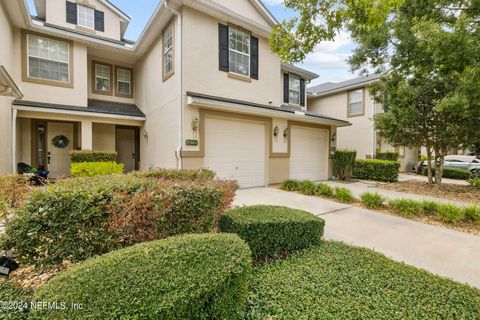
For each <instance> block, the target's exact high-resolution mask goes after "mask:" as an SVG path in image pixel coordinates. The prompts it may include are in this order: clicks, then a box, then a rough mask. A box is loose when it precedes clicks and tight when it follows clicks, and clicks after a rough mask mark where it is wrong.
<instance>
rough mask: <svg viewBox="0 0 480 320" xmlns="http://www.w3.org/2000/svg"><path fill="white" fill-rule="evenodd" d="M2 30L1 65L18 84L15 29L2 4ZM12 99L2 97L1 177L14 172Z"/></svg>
mask: <svg viewBox="0 0 480 320" xmlns="http://www.w3.org/2000/svg"><path fill="white" fill-rule="evenodd" d="M0 30H1V39H2V44H1V45H0V65H3V66H5V68H6V69H7V72H8V73H10V75H11V76H12V77H13V78H14V80H15V81H16V82H17V83H18V80H19V79H18V77H15V74H14V72H13V71H14V70H13V65H14V58H13V46H14V32H15V31H14V29H13V28H12V27H11V26H10V22H9V19H8V17H7V14H6V11H5V9H4V7H3V3H1V2H0ZM11 105H12V98H8V97H4V96H0V137H1V139H0V150H2V152H0V175H2V174H7V173H11V172H12V163H11V162H12V153H11V150H12V138H11V137H12V127H11V119H12V118H11V117H12V111H11Z"/></svg>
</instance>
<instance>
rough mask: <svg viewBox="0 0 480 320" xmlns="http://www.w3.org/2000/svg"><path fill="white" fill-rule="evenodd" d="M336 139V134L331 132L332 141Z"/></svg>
mask: <svg viewBox="0 0 480 320" xmlns="http://www.w3.org/2000/svg"><path fill="white" fill-rule="evenodd" d="M336 140H337V134H336V133H333V134H332V142H335V141H336Z"/></svg>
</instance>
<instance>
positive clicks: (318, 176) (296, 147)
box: [290, 126, 328, 181]
mask: <svg viewBox="0 0 480 320" xmlns="http://www.w3.org/2000/svg"><path fill="white" fill-rule="evenodd" d="M291 131H292V132H291V135H292V136H291V145H290V178H292V179H310V180H315V181H318V180H326V179H327V176H328V165H327V163H328V130H325V129H314V128H307V127H295V126H292V129H291Z"/></svg>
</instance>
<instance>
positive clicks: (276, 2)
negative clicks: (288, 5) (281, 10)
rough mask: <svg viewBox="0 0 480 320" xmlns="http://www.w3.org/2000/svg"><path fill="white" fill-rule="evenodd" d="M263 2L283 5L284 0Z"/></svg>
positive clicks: (264, 0)
mask: <svg viewBox="0 0 480 320" xmlns="http://www.w3.org/2000/svg"><path fill="white" fill-rule="evenodd" d="M263 2H265V3H266V4H268V5H271V6H277V5H283V0H263Z"/></svg>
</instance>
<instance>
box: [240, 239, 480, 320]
mask: <svg viewBox="0 0 480 320" xmlns="http://www.w3.org/2000/svg"><path fill="white" fill-rule="evenodd" d="M405 236H407V235H405ZM250 287H251V289H250V293H249V296H248V301H249V304H248V306H247V312H246V317H245V319H248V320H254V319H325V320H326V319H328V320H337V319H338V320H373V319H385V320H407V319H408V320H447V319H449V320H453V319H458V320H460V319H463V320H467V319H469V320H474V319H480V290H478V289H477V288H472V287H470V286H468V285H464V284H460V283H457V282H454V281H452V280H450V279H446V278H443V277H439V276H437V275H434V274H432V273H430V272H427V271H425V270H422V269H418V268H415V267H412V266H409V265H406V264H404V263H401V262H396V261H394V260H392V259H389V258H387V257H385V256H384V255H382V254H380V253H377V252H375V251H373V250H370V249H365V248H357V247H352V246H349V245H347V244H344V243H341V242H330V241H324V242H323V243H322V244H321V245H320V246H317V247H313V248H310V249H306V250H303V251H300V252H296V253H294V254H293V255H291V256H289V257H287V258H286V259H285V260H281V261H278V262H276V263H269V264H263V265H261V266H258V267H256V268H255V269H254V275H253V279H252V281H251V284H250Z"/></svg>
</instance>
